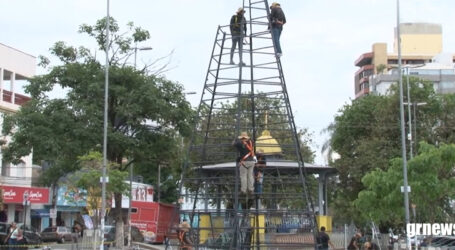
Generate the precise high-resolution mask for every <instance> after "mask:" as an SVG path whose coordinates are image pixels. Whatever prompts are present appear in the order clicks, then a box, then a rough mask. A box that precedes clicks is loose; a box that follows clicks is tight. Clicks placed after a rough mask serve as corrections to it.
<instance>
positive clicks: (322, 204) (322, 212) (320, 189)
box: [318, 173, 326, 215]
mask: <svg viewBox="0 0 455 250" xmlns="http://www.w3.org/2000/svg"><path fill="white" fill-rule="evenodd" d="M318 180H319V182H318V184H319V185H318V207H319V215H325V214H326V211H325V203H326V202H325V194H324V186H325V174H324V173H320V174H319V178H318Z"/></svg>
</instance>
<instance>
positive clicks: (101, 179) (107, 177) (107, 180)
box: [100, 176, 109, 183]
mask: <svg viewBox="0 0 455 250" xmlns="http://www.w3.org/2000/svg"><path fill="white" fill-rule="evenodd" d="M105 182H106V183H109V176H106V177H105ZM100 183H103V176H101V177H100Z"/></svg>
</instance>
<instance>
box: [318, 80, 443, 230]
mask: <svg viewBox="0 0 455 250" xmlns="http://www.w3.org/2000/svg"><path fill="white" fill-rule="evenodd" d="M410 86H411V87H410V88H411V89H410V91H411V100H412V102H425V103H426V104H427V105H425V106H419V108H418V110H417V111H416V114H417V116H418V122H416V124H417V128H416V131H417V137H418V138H419V140H424V141H428V142H432V143H434V142H436V141H439V142H441V140H440V136H439V134H440V133H436V132H435V130H434V129H433V128H435V127H438V126H439V124H441V121H440V118H441V117H442V116H441V114H442V112H443V110H444V111H447V107H446V106H445V105H442V103H441V100H442V99H444V98H441V96H438V95H436V94H435V93H434V91H433V85H432V83H429V82H426V81H423V80H421V79H418V78H414V77H411V78H410ZM398 92H399V91H398V88H397V86H396V85H393V86H392V87H391V89H390V94H389V95H386V96H377V95H369V96H366V97H363V98H359V99H356V100H353V101H352V103H351V104H346V105H345V106H344V107H343V108H341V109H340V111H339V115H337V116H336V117H335V121H334V122H333V124H331V125H330V126H329V128H328V129H327V130H328V131H329V132H330V133H331V138H330V141H329V147H330V150H332V151H334V152H336V153H337V154H338V155H339V157H338V158H337V159H336V160H334V161H333V162H331V163H330V164H331V165H333V166H334V167H336V168H337V169H338V171H339V182H338V183H336V184H335V185H336V189H335V190H336V191H334V192H333V193H332V197H331V204H332V205H333V208H334V210H335V212H334V216H335V218H336V220H340V222H348V223H349V222H351V221H354V222H355V223H356V224H362V223H364V222H366V220H368V219H369V218H366V217H363V216H362V214H363V211H361V210H359V209H358V207H356V206H353V201H354V200H355V199H357V197H358V194H359V192H360V191H362V190H364V188H365V187H364V184H363V183H362V181H361V180H362V178H363V177H364V176H365V175H366V174H368V173H370V172H371V171H373V170H375V169H380V170H386V169H387V168H388V167H389V161H390V160H391V159H393V158H396V157H400V156H401V140H400V138H401V137H400V136H401V134H400V117H399V107H400V106H399V98H398ZM405 93H406V88H405ZM450 107H451V106H450ZM406 111H407V109H406ZM407 117H408V116H407V114H406V116H405V119H407ZM448 121H449V120H447V122H448ZM450 124H452V123H450ZM406 129H407V126H406ZM408 132H409V131H408ZM408 143H409V142H408ZM407 146H408V148H409V145H407ZM413 146H415V145H413Z"/></svg>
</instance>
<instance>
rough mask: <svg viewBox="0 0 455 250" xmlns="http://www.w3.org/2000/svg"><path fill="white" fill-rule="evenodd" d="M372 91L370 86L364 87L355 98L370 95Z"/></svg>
mask: <svg viewBox="0 0 455 250" xmlns="http://www.w3.org/2000/svg"><path fill="white" fill-rule="evenodd" d="M369 93H370V88H364V89H361V90H360V91H359V92H357V93H356V94H355V98H356V99H357V98H359V97H363V96H365V95H368V94H369Z"/></svg>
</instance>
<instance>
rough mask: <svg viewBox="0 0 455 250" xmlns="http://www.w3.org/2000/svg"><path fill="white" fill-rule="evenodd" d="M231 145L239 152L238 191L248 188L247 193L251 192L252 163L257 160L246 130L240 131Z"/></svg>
mask: <svg viewBox="0 0 455 250" xmlns="http://www.w3.org/2000/svg"><path fill="white" fill-rule="evenodd" d="M232 145H233V146H234V147H235V148H236V149H237V151H238V153H239V157H238V158H237V162H238V166H239V168H240V169H239V171H240V191H241V192H242V193H244V194H245V193H246V192H247V190H248V193H251V194H252V193H253V191H254V173H253V172H254V164H255V163H256V162H257V159H256V156H255V154H254V145H253V141H252V140H251V139H250V137H249V136H248V134H247V133H246V132H242V133H241V134H240V136H239V137H238V138H237V139H236V140H234V142H233V143H232Z"/></svg>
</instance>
